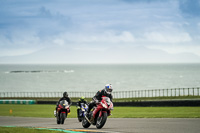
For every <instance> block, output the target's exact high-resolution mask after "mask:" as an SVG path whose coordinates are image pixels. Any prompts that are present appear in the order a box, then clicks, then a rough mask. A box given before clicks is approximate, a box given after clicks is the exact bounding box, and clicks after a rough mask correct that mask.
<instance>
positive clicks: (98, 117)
mask: <svg viewBox="0 0 200 133" xmlns="http://www.w3.org/2000/svg"><path fill="white" fill-rule="evenodd" d="M111 110H113V103H112V102H111V100H110V98H109V97H102V100H101V102H100V103H97V106H96V107H94V108H93V109H92V110H91V111H90V113H89V114H88V115H87V116H85V117H84V119H83V121H82V126H83V127H84V128H88V127H89V126H90V125H91V124H92V125H96V127H97V128H98V129H100V128H102V127H103V126H104V124H105V123H106V120H107V117H108V116H110V115H111ZM92 117H93V118H92Z"/></svg>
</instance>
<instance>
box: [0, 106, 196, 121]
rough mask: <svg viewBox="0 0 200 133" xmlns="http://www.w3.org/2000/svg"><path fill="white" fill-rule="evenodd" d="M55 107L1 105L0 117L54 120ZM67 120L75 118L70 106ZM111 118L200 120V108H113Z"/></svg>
mask: <svg viewBox="0 0 200 133" xmlns="http://www.w3.org/2000/svg"><path fill="white" fill-rule="evenodd" d="M54 109H55V105H37V104H34V105H16V104H1V105H0V116H20V117H43V118H45V117H46V118H54V114H53V111H54ZM70 109H71V113H70V115H68V118H76V117H77V112H76V107H75V106H71V108H70ZM110 117H111V118H200V107H114V110H113V111H112V116H110Z"/></svg>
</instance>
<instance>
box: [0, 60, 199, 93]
mask: <svg viewBox="0 0 200 133" xmlns="http://www.w3.org/2000/svg"><path fill="white" fill-rule="evenodd" d="M108 83H110V84H112V85H113V88H114V91H131V90H148V89H167V88H191V87H200V64H18V65H16V64H7V65H6V64H1V65H0V92H63V91H81V92H82V91H87V92H90V91H92V92H95V91H98V90H100V89H102V88H104V86H105V84H108Z"/></svg>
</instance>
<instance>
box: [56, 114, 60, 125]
mask: <svg viewBox="0 0 200 133" xmlns="http://www.w3.org/2000/svg"><path fill="white" fill-rule="evenodd" d="M56 120H57V124H60V117H59V115H58V114H57V116H56Z"/></svg>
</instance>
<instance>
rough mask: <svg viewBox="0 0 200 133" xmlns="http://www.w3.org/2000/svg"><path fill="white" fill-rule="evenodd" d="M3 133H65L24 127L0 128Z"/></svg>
mask: <svg viewBox="0 0 200 133" xmlns="http://www.w3.org/2000/svg"><path fill="white" fill-rule="evenodd" d="M0 132H1V133H63V132H62V131H52V130H47V129H42V130H41V129H34V128H23V127H0Z"/></svg>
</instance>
